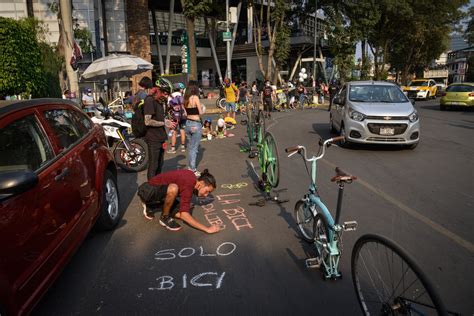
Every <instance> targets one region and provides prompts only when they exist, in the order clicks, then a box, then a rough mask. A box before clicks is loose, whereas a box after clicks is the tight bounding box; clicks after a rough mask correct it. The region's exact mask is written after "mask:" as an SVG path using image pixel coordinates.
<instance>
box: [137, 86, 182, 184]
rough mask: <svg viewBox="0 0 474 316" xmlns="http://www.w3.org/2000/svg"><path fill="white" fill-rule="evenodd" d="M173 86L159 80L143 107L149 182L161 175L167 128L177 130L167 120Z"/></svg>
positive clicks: (171, 122) (174, 124)
mask: <svg viewBox="0 0 474 316" xmlns="http://www.w3.org/2000/svg"><path fill="white" fill-rule="evenodd" d="M171 90H172V84H171V82H169V81H168V80H167V79H165V78H158V80H157V81H156V87H153V88H151V89H150V90H149V92H148V96H147V97H146V98H145V101H144V106H143V114H144V118H145V126H146V134H145V137H144V138H145V141H146V143H147V144H148V152H149V160H148V173H147V178H148V180H149V179H151V178H153V177H154V176H156V175H157V174H159V173H161V169H162V167H163V162H164V151H165V148H166V140H167V139H168V134H167V133H166V129H165V126H166V127H168V128H175V126H176V123H174V122H173V121H170V120H167V119H165V111H166V106H167V104H168V97H169V95H170V94H171Z"/></svg>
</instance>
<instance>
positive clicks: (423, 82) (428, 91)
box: [402, 79, 438, 100]
mask: <svg viewBox="0 0 474 316" xmlns="http://www.w3.org/2000/svg"><path fill="white" fill-rule="evenodd" d="M402 89H403V92H405V94H406V95H407V97H408V98H410V99H424V100H428V99H430V98H433V99H434V98H436V94H437V93H438V87H437V86H436V81H434V80H433V79H416V80H413V81H412V82H410V83H409V84H408V86H404V87H402Z"/></svg>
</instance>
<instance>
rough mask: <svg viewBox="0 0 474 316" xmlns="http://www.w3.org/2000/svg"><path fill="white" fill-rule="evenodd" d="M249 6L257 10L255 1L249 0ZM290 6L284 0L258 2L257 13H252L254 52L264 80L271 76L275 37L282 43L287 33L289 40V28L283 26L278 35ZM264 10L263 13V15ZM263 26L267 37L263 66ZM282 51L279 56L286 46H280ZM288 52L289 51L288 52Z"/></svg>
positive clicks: (275, 46) (275, 47)
mask: <svg viewBox="0 0 474 316" xmlns="http://www.w3.org/2000/svg"><path fill="white" fill-rule="evenodd" d="M248 3H249V6H252V7H253V8H254V10H255V12H257V1H254V0H249V2H248ZM289 8H290V5H289V2H288V1H285V0H274V1H271V2H270V4H269V5H266V6H264V5H262V4H259V7H258V14H255V15H254V18H255V25H256V27H255V28H254V42H255V52H256V54H257V60H258V66H259V68H260V71H261V72H262V73H263V75H264V77H265V79H266V80H269V79H270V78H271V77H272V73H273V67H272V62H273V58H274V55H275V50H277V45H276V44H277V37H280V41H282V42H283V43H284V42H286V41H287V39H285V38H286V36H287V35H285V34H288V40H289V30H288V29H286V28H284V29H283V30H282V31H281V32H282V33H283V34H282V35H280V36H279V35H278V34H279V32H280V30H281V29H282V28H283V27H282V25H283V24H284V23H286V16H287V12H288V10H289ZM264 10H265V13H266V14H265V15H264ZM264 28H265V31H266V36H267V39H268V43H269V46H268V50H267V52H268V59H267V66H266V68H265V67H264V64H263V55H264V49H263V45H262V40H263V35H264V34H263V29H264ZM282 49H283V51H282V54H280V57H281V56H282V55H283V56H284V55H285V50H286V49H287V48H286V46H284V47H282ZM288 53H289V52H288Z"/></svg>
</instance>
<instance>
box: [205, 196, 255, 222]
mask: <svg viewBox="0 0 474 316" xmlns="http://www.w3.org/2000/svg"><path fill="white" fill-rule="evenodd" d="M216 199H217V202H216V203H210V204H208V205H202V206H201V207H202V208H203V209H204V217H205V218H206V220H207V221H208V222H209V224H211V225H217V226H219V228H220V229H221V230H224V229H225V228H226V224H225V223H224V221H223V220H222V218H227V219H228V220H229V221H230V222H231V223H232V225H233V226H234V228H235V229H236V230H238V231H239V230H241V229H244V228H253V226H252V224H251V223H250V221H249V219H248V217H247V215H246V212H245V209H244V208H243V207H242V206H239V205H236V204H238V203H240V194H238V193H232V194H221V195H216ZM219 204H220V206H221V207H222V209H221V210H217V209H216V206H219ZM222 213H223V214H222Z"/></svg>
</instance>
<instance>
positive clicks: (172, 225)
mask: <svg viewBox="0 0 474 316" xmlns="http://www.w3.org/2000/svg"><path fill="white" fill-rule="evenodd" d="M160 224H161V226H163V227H165V228H166V229H168V230H172V231H177V230H180V229H181V225H179V224H178V223H177V222H176V221H175V220H174V218H172V217H170V216H161V217H160Z"/></svg>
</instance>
